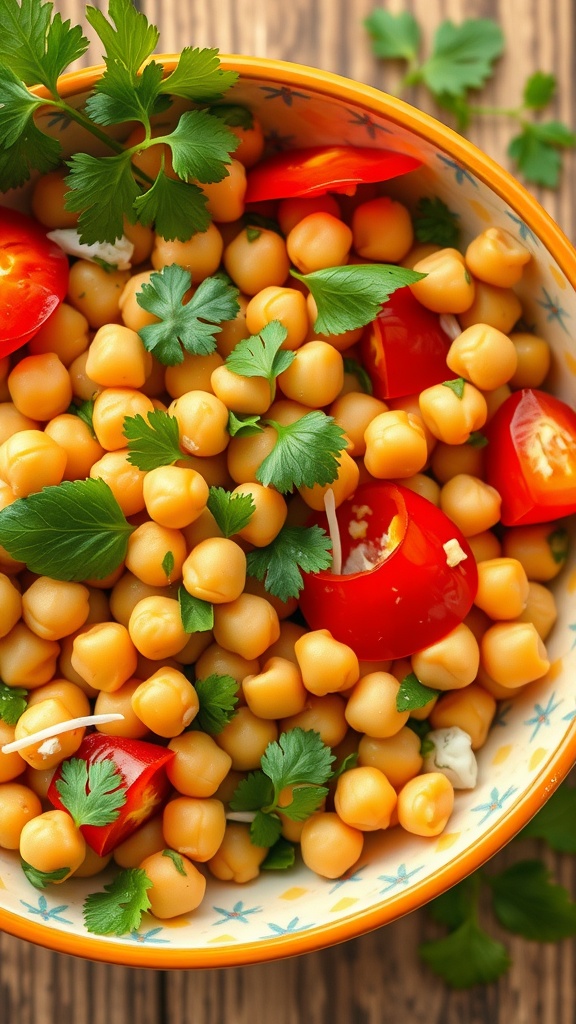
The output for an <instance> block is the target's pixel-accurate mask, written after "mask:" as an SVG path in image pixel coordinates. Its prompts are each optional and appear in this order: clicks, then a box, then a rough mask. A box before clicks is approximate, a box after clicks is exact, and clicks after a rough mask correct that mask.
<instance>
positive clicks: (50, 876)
mask: <svg viewBox="0 0 576 1024" xmlns="http://www.w3.org/2000/svg"><path fill="white" fill-rule="evenodd" d="M20 866H21V868H22V871H23V872H24V874H25V875H26V878H27V879H28V881H29V882H30V884H31V885H33V886H34V888H36V889H45V888H46V886H47V885H49V884H50V882H61V881H62V879H63V878H66V875H69V874H70V868H56V870H55V871H39V870H38V868H35V867H33V866H32V864H29V863H28V861H26V860H21V861H20Z"/></svg>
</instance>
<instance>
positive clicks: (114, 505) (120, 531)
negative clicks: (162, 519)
mask: <svg viewBox="0 0 576 1024" xmlns="http://www.w3.org/2000/svg"><path fill="white" fill-rule="evenodd" d="M133 530H134V527H133V526H131V525H130V523H129V522H128V521H127V519H126V518H125V516H124V513H123V512H122V509H121V508H120V506H119V504H118V502H117V501H116V498H115V497H114V495H113V493H112V491H111V490H110V487H109V486H108V484H107V483H105V482H104V480H100V479H95V480H94V479H88V480H73V481H63V482H62V483H61V484H57V485H55V486H52V487H44V488H43V489H42V490H41V491H38V492H36V493H34V494H31V495H30V496H29V497H27V498H17V499H16V501H14V502H13V503H12V504H11V505H8V506H7V507H6V508H4V509H2V511H1V512H0V544H2V545H3V547H5V548H6V550H7V551H8V553H9V554H11V555H12V557H13V558H16V559H18V561H21V562H26V564H27V566H28V568H29V570H30V571H31V572H35V573H38V575H39V576H51V577H52V578H53V579H56V580H85V579H90V578H91V577H94V578H95V579H104V577H105V576H108V575H109V573H111V572H113V571H114V569H117V568H118V566H119V565H120V563H121V562H122V561H123V560H124V558H125V556H126V550H127V547H128V537H129V536H130V534H131V533H132V532H133Z"/></svg>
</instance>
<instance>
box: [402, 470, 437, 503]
mask: <svg viewBox="0 0 576 1024" xmlns="http://www.w3.org/2000/svg"><path fill="white" fill-rule="evenodd" d="M393 483H399V484H401V485H402V487H407V488H408V490H409V491H414V492H415V493H416V494H420V495H422V497H423V498H426V499H427V500H428V501H430V502H432V504H433V505H436V507H437V508H438V507H439V505H440V486H439V484H437V483H436V481H435V480H432V478H431V477H429V476H426V474H425V473H414V476H408V477H406V478H405V479H400V480H394V481H393Z"/></svg>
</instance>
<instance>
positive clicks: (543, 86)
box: [522, 71, 557, 110]
mask: <svg viewBox="0 0 576 1024" xmlns="http://www.w3.org/2000/svg"><path fill="white" fill-rule="evenodd" d="M556 85H557V81H556V76H555V75H548V74H546V73H545V72H544V71H535V72H534V74H533V75H530V77H529V78H527V79H526V81H525V83H524V93H523V96H522V99H523V103H524V106H525V107H527V108H528V109H530V110H543V109H544V107H547V106H548V104H549V103H550V101H551V100H552V99H553V97H554V94H555V92H556Z"/></svg>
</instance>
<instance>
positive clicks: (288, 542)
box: [246, 525, 332, 601]
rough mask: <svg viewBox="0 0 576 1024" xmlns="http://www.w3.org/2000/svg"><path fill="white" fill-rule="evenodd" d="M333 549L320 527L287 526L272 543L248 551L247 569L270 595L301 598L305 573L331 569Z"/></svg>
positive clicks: (281, 597) (285, 599)
mask: <svg viewBox="0 0 576 1024" xmlns="http://www.w3.org/2000/svg"><path fill="white" fill-rule="evenodd" d="M331 548H332V541H331V540H330V538H329V537H328V536H327V534H326V532H325V531H324V530H323V529H322V528H321V527H320V526H316V525H314V526H308V527H306V526H283V527H282V529H281V530H280V532H279V533H278V535H277V536H276V537H275V538H274V540H273V541H272V542H271V543H270V544H267V545H266V546H265V547H262V548H255V549H254V550H253V551H249V552H248V555H247V556H246V569H247V572H248V575H249V576H255V577H256V579H258V580H260V581H261V582H263V583H264V586H265V588H266V590H267V591H268V593H270V594H272V595H274V597H278V598H279V599H280V600H281V601H287V600H288V599H289V598H291V597H298V595H299V593H300V591H301V589H302V587H303V585H304V580H303V579H302V572H319V571H320V570H321V569H328V568H329V567H330V565H331V563H332V555H331V553H330V552H331ZM300 570H302V572H301V571H300Z"/></svg>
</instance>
